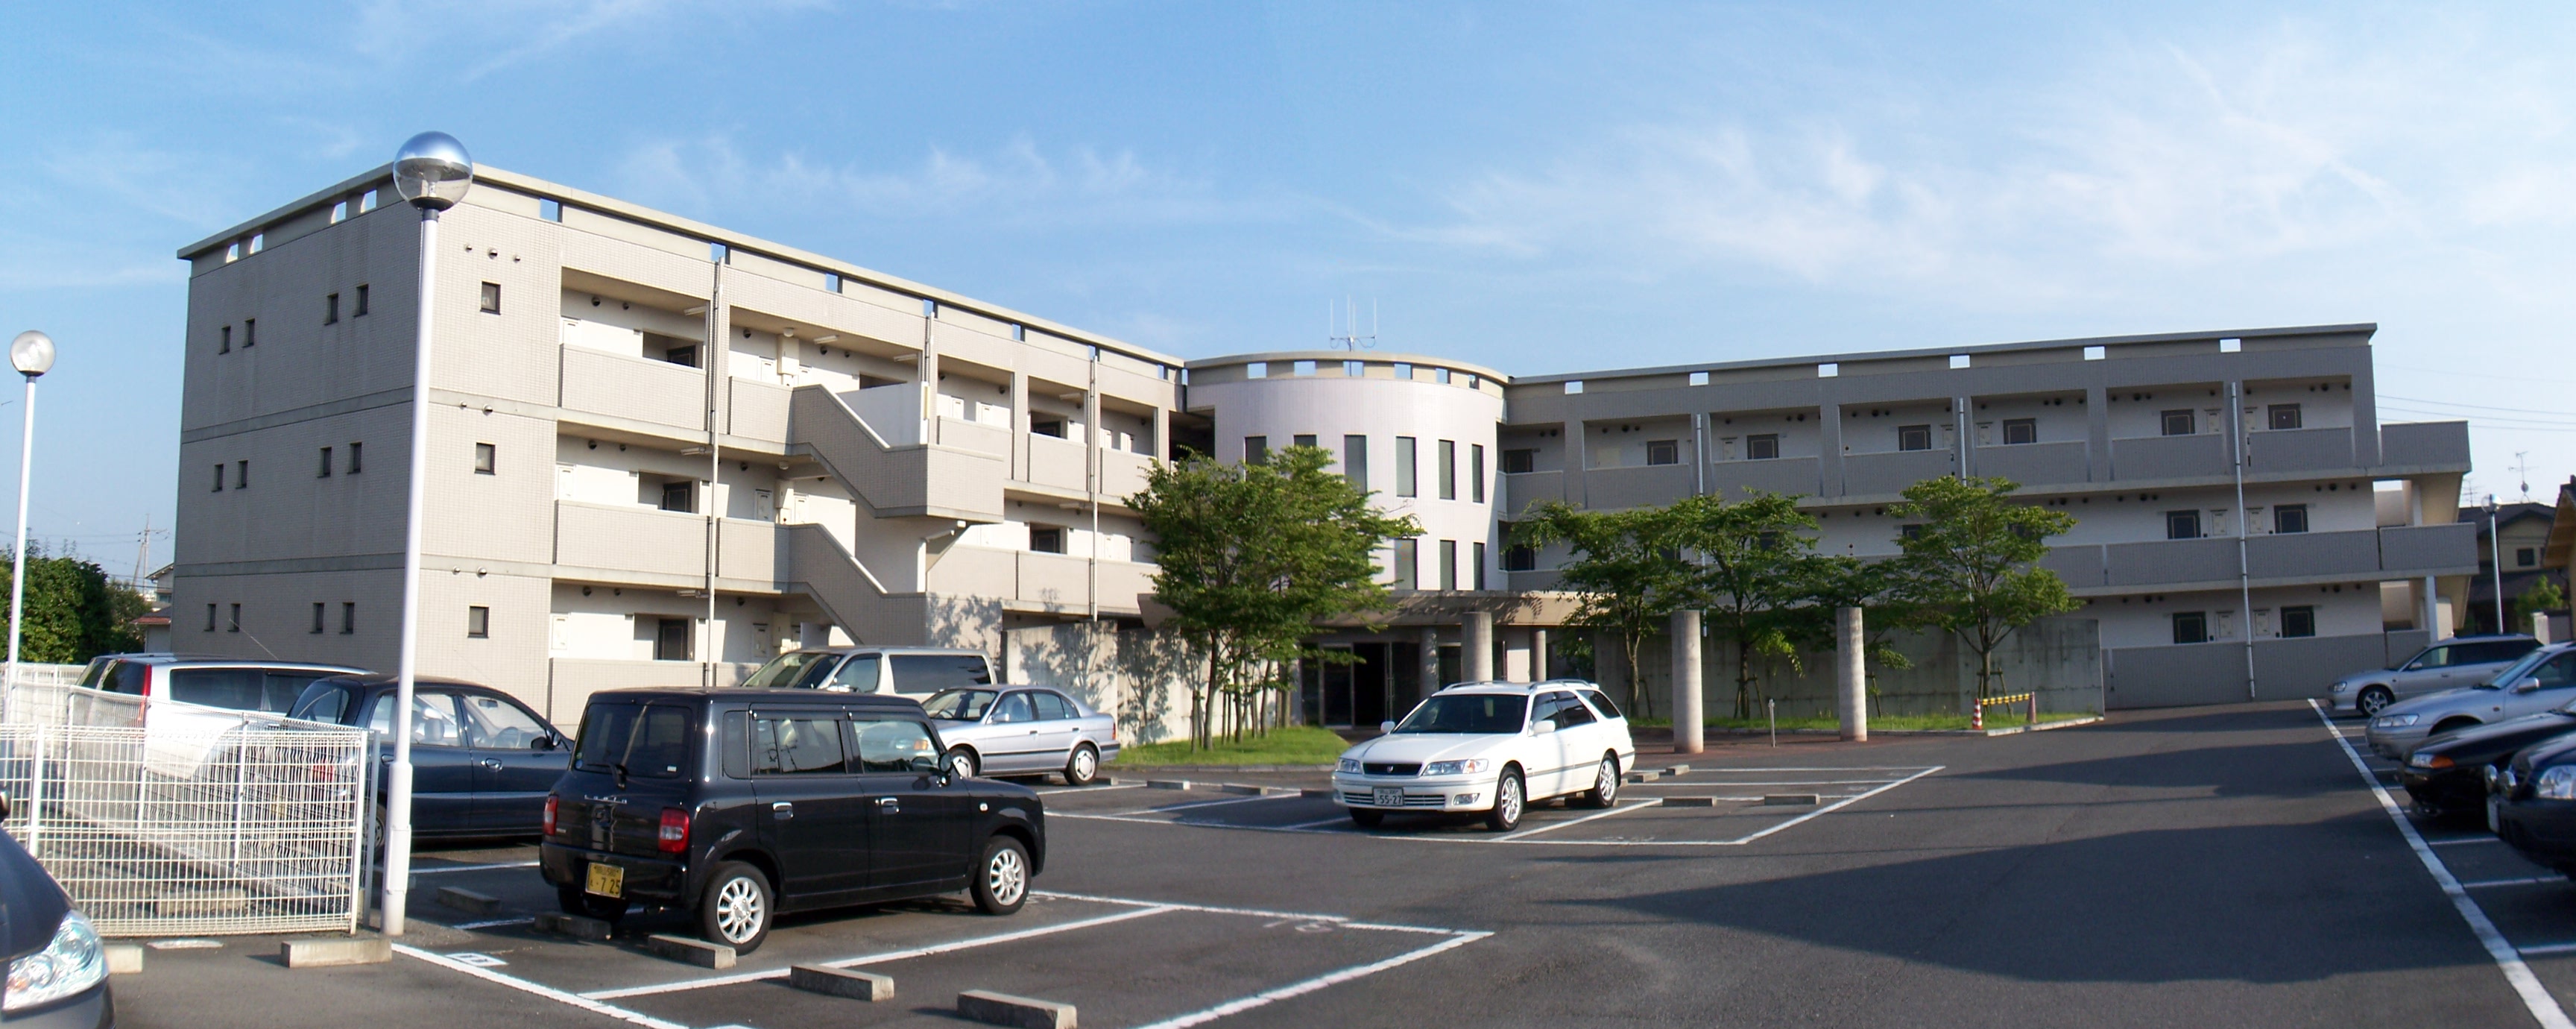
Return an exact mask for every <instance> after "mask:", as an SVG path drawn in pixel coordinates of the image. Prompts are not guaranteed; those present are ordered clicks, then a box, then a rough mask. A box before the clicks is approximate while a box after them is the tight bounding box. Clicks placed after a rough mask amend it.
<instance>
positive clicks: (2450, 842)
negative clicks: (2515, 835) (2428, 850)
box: [2409, 826, 2504, 847]
mask: <svg viewBox="0 0 2576 1029" xmlns="http://www.w3.org/2000/svg"><path fill="white" fill-rule="evenodd" d="M2409 828H2412V826H2409ZM2503 842H2504V841H2503V840H2501V839H2497V838H2496V837H2493V836H2454V837H2451V838H2450V839H2447V840H2425V841H2424V845H2425V846H2427V847H2456V846H2459V845H2460V844H2463V843H2503Z"/></svg>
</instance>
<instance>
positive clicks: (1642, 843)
mask: <svg viewBox="0 0 2576 1029" xmlns="http://www.w3.org/2000/svg"><path fill="white" fill-rule="evenodd" d="M1947 767H1949V766H1947V765H1934V766H1932V767H1930V768H1926V769H1923V770H1922V771H1919V772H1916V773H1914V774H1912V775H1909V776H1906V777H1905V778H1902V779H1898V780H1896V781H1895V782H1891V783H1888V784H1887V785H1884V786H1881V787H1879V788H1877V789H1874V790H1869V791H1867V792H1864V793H1859V794H1855V795H1853V796H1850V797H1846V798H1843V799H1842V800H1838V801H1835V802H1833V803H1831V804H1827V805H1825V806H1823V807H1820V808H1817V809H1815V810H1813V811H1810V812H1807V813H1806V814H1803V815H1799V816H1798V817H1796V818H1792V819H1790V820H1788V821H1785V822H1782V823H1780V824H1778V825H1775V826H1772V827H1770V828H1768V829H1764V830H1762V831H1760V832H1756V833H1751V834H1748V835H1745V836H1741V837H1738V838H1736V839H1732V840H1528V841H1519V840H1513V839H1510V838H1508V837H1507V838H1503V839H1496V840H1482V841H1477V842H1484V843H1518V842H1527V843H1529V844H1531V845H1533V846H1556V847H1741V846H1743V845H1745V844H1748V843H1751V842H1753V841H1755V840H1759V839H1761V838H1763V837H1765V836H1769V835H1771V834H1772V833H1776V832H1779V831H1781V830H1783V829H1787V828H1789V827H1790V826H1794V825H1797V824H1799V823H1802V822H1805V821H1807V820H1808V819H1812V818H1820V817H1823V816H1825V815H1829V814H1832V813H1834V812H1836V811H1840V810H1842V809H1844V808H1846V807H1850V806H1851V805H1853V804H1857V803H1860V802H1861V801H1864V800H1868V799H1869V798H1871V797H1875V796H1878V795H1879V794H1881V793H1885V792H1887V791H1889V790H1892V789H1895V788H1897V787H1899V786H1903V785H1905V784H1906V783H1910V782H1913V781H1914V780H1916V779H1920V778H1923V777H1924V776H1927V775H1930V774H1932V773H1934V772H1938V771H1940V770H1942V769H1943V768H1947ZM2569 1029H2576V1026H2570V1027H2569Z"/></svg>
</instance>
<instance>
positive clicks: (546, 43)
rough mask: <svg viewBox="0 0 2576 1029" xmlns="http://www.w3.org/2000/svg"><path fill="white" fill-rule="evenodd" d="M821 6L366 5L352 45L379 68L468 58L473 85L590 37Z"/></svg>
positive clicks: (464, 75)
mask: <svg viewBox="0 0 2576 1029" xmlns="http://www.w3.org/2000/svg"><path fill="white" fill-rule="evenodd" d="M824 6H826V2H825V0H463V2H458V3H450V4H445V5H441V9H440V10H438V11H437V12H436V13H435V14H434V16H433V15H430V14H425V13H424V12H423V10H422V5H420V4H419V3H417V2H412V3H404V2H398V0H369V2H368V3H366V4H365V5H364V6H362V7H361V8H360V9H359V12H358V19H357V22H356V30H355V33H354V38H355V44H354V45H355V48H356V49H357V51H358V52H359V53H360V54H363V55H365V56H367V57H370V58H373V59H376V60H379V61H386V62H409V61H413V60H415V59H418V58H419V57H421V56H422V54H423V53H424V52H445V51H455V52H457V53H471V54H473V55H475V59H474V60H473V61H472V63H470V64H468V65H466V67H465V68H464V70H463V71H462V72H461V73H459V76H460V78H461V80H462V81H466V82H472V81H474V80H476V79H480V78H482V77H484V76H486V75H489V74H491V73H493V72H496V71H499V70H502V69H504V68H508V67H511V66H513V65H517V64H522V63H525V62H527V61H529V60H531V59H533V58H536V57H540V56H543V55H545V54H548V53H552V52H555V51H557V50H560V49H562V48H564V47H565V46H567V45H569V44H572V43H574V42H577V41H580V40H583V39H587V38H590V37H593V36H599V35H611V34H616V33H621V32H623V33H630V34H634V33H662V32H666V31H667V30H668V29H669V27H670V25H671V23H672V22H674V21H680V20H688V19H704V18H710V17H742V16H745V15H750V14H756V13H766V12H771V11H780V10H806V9H815V8H821V7H824Z"/></svg>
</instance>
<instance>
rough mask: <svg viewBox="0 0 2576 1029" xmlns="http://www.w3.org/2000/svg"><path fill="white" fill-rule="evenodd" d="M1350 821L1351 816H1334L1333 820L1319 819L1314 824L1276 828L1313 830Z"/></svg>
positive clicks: (1306, 823) (1302, 823)
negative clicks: (1320, 826)
mask: <svg viewBox="0 0 2576 1029" xmlns="http://www.w3.org/2000/svg"><path fill="white" fill-rule="evenodd" d="M1350 820H1351V816H1349V815H1334V816H1333V817H1331V818H1318V819H1316V820H1314V821H1312V822H1299V823H1297V824H1295V825H1282V826H1276V827H1275V828H1280V829H1312V828H1314V827H1316V826H1319V825H1332V824H1334V823H1336V822H1348V821H1350Z"/></svg>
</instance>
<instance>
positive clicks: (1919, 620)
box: [1798, 554, 1929, 715]
mask: <svg viewBox="0 0 2576 1029" xmlns="http://www.w3.org/2000/svg"><path fill="white" fill-rule="evenodd" d="M1818 560H1819V561H1820V562H1822V568H1823V571H1822V573H1821V574H1819V575H1818V576H1817V580H1816V583H1817V585H1816V591H1815V602H1814V603H1813V604H1811V605H1810V606H1809V610H1811V611H1813V612H1814V614H1813V615H1811V616H1810V617H1808V618H1806V619H1804V620H1803V621H1801V622H1799V623H1798V625H1799V628H1800V629H1801V630H1802V632H1801V635H1800V640H1801V642H1802V644H1803V646H1804V649H1806V650H1808V651H1810V652H1815V653H1823V652H1829V651H1832V650H1834V649H1835V648H1837V647H1840V646H1841V645H1842V641H1841V640H1840V639H1838V638H1836V636H1835V626H1834V612H1836V611H1839V610H1841V609H1843V608H1846V607H1856V608H1859V609H1861V620H1860V632H1861V639H1860V641H1861V658H1862V664H1861V674H1862V677H1863V678H1864V680H1865V681H1866V683H1867V689H1868V692H1869V699H1870V701H1871V710H1872V714H1873V715H1876V714H1883V713H1884V712H1880V711H1878V710H1877V700H1878V673H1877V672H1876V671H1875V670H1874V669H1878V668H1895V669H1905V668H1912V667H1914V661H1913V659H1912V658H1909V657H1906V656H1905V653H1904V652H1903V651H1900V650H1898V649H1896V647H1895V646H1893V645H1891V644H1890V643H1889V642H1888V640H1889V638H1891V637H1893V636H1894V635H1895V634H1896V633H1898V632H1899V631H1905V630H1911V629H1918V628H1922V627H1924V626H1925V625H1927V624H1929V623H1928V622H1927V621H1926V618H1925V613H1926V612H1925V610H1924V608H1923V606H1922V605H1920V604H1917V603H1915V602H1914V599H1913V596H1912V594H1911V591H1909V590H1908V589H1907V583H1906V577H1905V565H1904V563H1903V562H1901V561H1863V560H1861V559H1859V558H1856V557H1850V556H1847V555H1842V554H1827V555H1824V556H1822V557H1820V558H1818Z"/></svg>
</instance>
